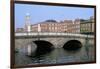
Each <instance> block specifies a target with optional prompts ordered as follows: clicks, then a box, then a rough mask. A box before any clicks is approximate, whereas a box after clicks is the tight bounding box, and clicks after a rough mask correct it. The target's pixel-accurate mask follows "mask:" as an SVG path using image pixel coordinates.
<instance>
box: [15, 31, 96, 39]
mask: <svg viewBox="0 0 100 69" xmlns="http://www.w3.org/2000/svg"><path fill="white" fill-rule="evenodd" d="M21 36H22V37H29V36H69V37H81V38H94V35H84V34H73V33H54V32H53V33H51V32H49V33H48V32H30V33H15V37H21Z"/></svg>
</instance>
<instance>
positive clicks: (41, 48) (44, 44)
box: [33, 40, 54, 55]
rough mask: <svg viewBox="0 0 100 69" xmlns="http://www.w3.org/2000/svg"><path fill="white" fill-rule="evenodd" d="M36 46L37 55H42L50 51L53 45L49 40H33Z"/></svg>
mask: <svg viewBox="0 0 100 69" xmlns="http://www.w3.org/2000/svg"><path fill="white" fill-rule="evenodd" d="M33 42H34V43H35V44H36V46H37V49H36V52H35V53H36V54H37V55H42V54H46V53H48V52H51V51H52V50H53V49H54V45H53V44H52V43H50V42H49V41H46V40H36V41H33Z"/></svg>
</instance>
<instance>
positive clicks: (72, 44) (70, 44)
mask: <svg viewBox="0 0 100 69" xmlns="http://www.w3.org/2000/svg"><path fill="white" fill-rule="evenodd" d="M81 47H82V43H81V42H80V41H79V40H69V41H67V42H66V43H65V44H64V45H63V48H64V49H65V50H67V51H76V50H79V49H80V48H81Z"/></svg>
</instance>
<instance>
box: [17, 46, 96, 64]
mask: <svg viewBox="0 0 100 69" xmlns="http://www.w3.org/2000/svg"><path fill="white" fill-rule="evenodd" d="M88 47H89V52H88V55H87V52H86V49H85V46H83V47H82V48H81V50H77V51H67V50H64V49H63V48H56V49H52V50H51V49H50V50H49V49H47V50H44V49H40V48H37V50H36V51H35V52H34V53H32V56H31V57H29V56H26V54H24V53H17V54H15V55H16V58H15V60H16V61H15V62H16V65H29V64H56V63H70V62H86V61H94V53H93V52H94V47H93V45H89V46H88ZM48 50H49V51H48ZM47 51H48V52H47ZM88 56H89V58H88ZM19 61H20V62H19Z"/></svg>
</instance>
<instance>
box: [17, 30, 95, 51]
mask: <svg viewBox="0 0 100 69" xmlns="http://www.w3.org/2000/svg"><path fill="white" fill-rule="evenodd" d="M69 42H71V43H72V44H73V43H80V44H81V45H82V46H83V47H84V46H86V44H90V45H93V44H94V36H93V35H83V34H72V33H45V32H44V33H41V32H39V33H15V48H16V49H19V50H20V51H21V52H27V51H28V52H31V51H34V50H35V49H36V48H37V47H42V48H45V46H50V47H54V48H62V47H64V46H65V45H66V44H67V43H69ZM72 48H73V47H72Z"/></svg>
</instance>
